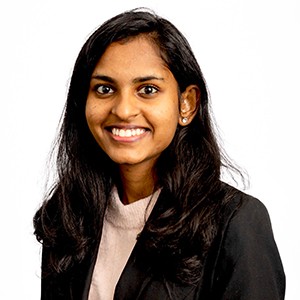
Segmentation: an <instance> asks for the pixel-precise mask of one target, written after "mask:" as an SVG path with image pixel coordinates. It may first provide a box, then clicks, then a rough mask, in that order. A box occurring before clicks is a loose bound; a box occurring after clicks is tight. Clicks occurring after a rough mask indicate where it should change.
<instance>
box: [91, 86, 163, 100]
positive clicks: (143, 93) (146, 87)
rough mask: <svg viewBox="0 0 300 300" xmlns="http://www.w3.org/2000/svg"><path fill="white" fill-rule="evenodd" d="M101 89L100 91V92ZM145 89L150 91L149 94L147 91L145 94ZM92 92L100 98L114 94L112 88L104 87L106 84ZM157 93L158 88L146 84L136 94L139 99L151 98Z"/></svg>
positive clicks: (96, 87)
mask: <svg viewBox="0 0 300 300" xmlns="http://www.w3.org/2000/svg"><path fill="white" fill-rule="evenodd" d="M101 89H102V91H100V90H101ZM103 89H106V92H104V91H103ZM145 89H151V91H150V92H149V90H148V92H146V91H145ZM94 90H95V92H96V93H97V94H98V95H101V96H106V95H111V94H113V93H114V92H115V89H114V88H113V87H111V86H109V85H106V84H98V85H96V86H95V87H94ZM108 90H109V91H108ZM143 91H144V92H143ZM158 92H159V88H158V87H156V86H154V85H152V84H146V85H143V86H142V87H140V88H139V89H138V92H137V94H138V95H140V96H141V97H151V96H153V95H155V94H156V93H158Z"/></svg>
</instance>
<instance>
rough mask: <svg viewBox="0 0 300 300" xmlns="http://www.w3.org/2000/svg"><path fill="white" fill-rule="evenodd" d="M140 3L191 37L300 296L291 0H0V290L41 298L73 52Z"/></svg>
mask: <svg viewBox="0 0 300 300" xmlns="http://www.w3.org/2000/svg"><path fill="white" fill-rule="evenodd" d="M140 6H146V7H149V8H152V9H153V10H154V11H155V12H156V13H158V14H159V15H161V16H163V17H166V18H167V19H169V20H170V21H171V22H173V23H174V24H175V25H176V26H177V27H178V28H179V29H180V30H181V31H182V32H183V33H184V35H185V36H186V37H187V39H188V40H189V42H190V44H191V46H192V48H193V50H194V53H195V55H196V57H197V59H198V61H199V64H200V66H201V68H202V71H203V73H204V76H205V78H206V80H207V83H208V87H209V90H210V94H211V99H212V106H213V110H214V114H215V118H216V120H217V123H218V126H219V128H220V132H221V135H222V137H223V144H224V147H225V148H226V150H227V152H228V154H229V155H230V156H231V157H232V158H233V159H234V160H235V161H236V162H237V163H238V164H239V165H240V166H241V167H243V168H245V169H246V170H247V171H248V174H249V177H250V183H251V184H250V187H249V189H248V190H246V192H247V193H250V194H252V195H254V196H256V197H257V198H259V199H260V200H261V201H262V202H263V203H264V204H265V205H266V206H267V208H268V211H269V213H270V216H271V221H272V224H273V230H274V234H275V239H276V242H277V244H278V247H279V250H280V253H281V256H282V260H283V264H284V267H285V271H286V275H287V293H286V299H288V300H294V299H297V297H298V294H299V293H298V285H299V275H298V271H299V269H300V262H299V254H300V237H299V233H298V232H299V228H300V222H299V218H300V214H299V204H298V203H299V200H300V199H299V198H300V197H299V192H298V189H299V185H300V181H299V179H300V178H299V167H300V164H299V153H300V147H299V130H300V122H299V114H300V108H299V102H300V84H299V79H300V76H299V72H300V59H299V55H300V46H299V37H300V34H299V30H300V21H299V20H300V9H299V2H298V1H297V0H294V1H293V0H285V1H278V0H251V1H250V0H202V1H201V0H199V1H189V0H184V1H162V0H149V1H147V0H145V1H142V0H140V1H138V0H135V1H134V0H131V1H130V0H128V1H121V0H120V1H117V0H110V1H100V0H98V1H89V0H84V1H74V0H73V1H69V0H64V1H54V0H52V1H39V0H36V1H33V0H27V1H22V0H19V1H13V0H11V1H6V2H4V1H2V2H1V4H0V39H1V48H0V54H1V55H0V95H1V99H0V101H1V106H0V108H1V112H0V114H1V118H0V130H1V148H0V151H1V152H0V172H1V174H0V184H1V209H0V222H1V224H0V230H1V255H0V272H1V278H2V279H1V287H0V299H5V300H10V299H18V300H19V299H29V300H34V299H39V294H40V255H41V246H40V245H39V244H38V243H37V242H36V241H35V238H34V236H33V227H32V217H33V215H34V212H35V210H36V209H37V208H38V207H39V205H40V203H41V199H42V196H43V192H44V184H45V177H46V160H47V157H48V153H49V150H50V147H51V143H52V141H53V139H54V137H55V133H56V129H57V124H58V122H59V119H60V115H61V111H62V109H63V106H64V102H65V98H66V94H67V87H68V82H69V79H70V76H71V72H72V67H73V64H74V61H75V59H76V56H77V54H78V52H79V50H80V48H81V46H82V44H83V43H84V41H85V40H86V38H87V37H88V35H89V34H90V33H91V32H92V31H93V30H94V29H95V28H96V27H97V26H98V25H100V24H101V23H102V22H104V21H105V20H106V19H108V18H110V17H112V16H114V15H115V14H117V13H120V12H122V11H124V10H127V9H131V8H135V7H140Z"/></svg>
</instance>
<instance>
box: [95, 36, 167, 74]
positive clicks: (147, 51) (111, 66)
mask: <svg viewBox="0 0 300 300" xmlns="http://www.w3.org/2000/svg"><path fill="white" fill-rule="evenodd" d="M142 69H144V70H148V73H149V72H150V71H151V70H156V71H158V70H159V71H161V72H162V71H169V69H168V67H167V66H166V64H165V62H164V60H163V59H162V57H161V54H160V50H159V48H158V46H157V45H156V44H155V43H154V42H153V41H151V39H149V38H147V37H145V36H138V37H135V38H132V39H129V40H126V41H121V42H114V43H112V44H111V45H109V46H108V48H107V49H106V50H105V52H104V53H103V55H102V56H101V58H100V59H99V61H98V63H97V65H96V67H95V70H94V72H98V71H103V70H105V71H108V72H115V73H118V72H121V71H122V72H130V71H132V72H133V71H142Z"/></svg>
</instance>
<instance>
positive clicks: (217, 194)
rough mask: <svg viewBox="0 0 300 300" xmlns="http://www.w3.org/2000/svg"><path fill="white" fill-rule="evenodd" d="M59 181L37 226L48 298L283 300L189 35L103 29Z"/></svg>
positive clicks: (136, 20)
mask: <svg viewBox="0 0 300 300" xmlns="http://www.w3.org/2000/svg"><path fill="white" fill-rule="evenodd" d="M57 167H58V180H57V183H56V184H55V185H54V187H53V189H52V190H51V192H50V193H49V196H48V197H47V200H46V201H45V202H44V203H43V205H42V207H41V208H40V209H39V210H38V212H37V213H36V215H35V218H34V225H35V234H36V236H37V238H38V240H40V241H42V243H43V257H42V299H89V300H96V299H113V298H114V299H253V300H254V299H255V300H259V299H264V300H266V299H270V300H271V299H272V300H275V299H283V298H284V289H285V277H284V272H283V268H282V264H281V260H280V257H279V254H278V250H277V247H276V244H275V242H274V238H273V234H272V229H271V225H270V220H269V216H268V213H267V211H266V209H265V207H264V206H263V204H262V203H261V202H260V201H259V200H257V199H255V198H252V197H251V196H249V195H246V194H244V193H242V192H240V191H238V190H236V189H235V188H233V187H230V186H229V185H226V184H225V183H223V182H222V181H221V180H220V172H221V167H227V168H230V164H229V163H228V161H227V160H226V159H225V158H224V155H223V154H222V152H221V150H220V148H219V146H218V144H217V141H216V137H215V134H214V132H213V129H212V123H211V118H210V111H209V103H208V92H207V88H206V84H205V81H204V78H203V76H202V73H201V70H200V68H199V66H198V63H197V61H196V59H195V57H194V55H193V53H192V51H191V49H190V46H189V44H188V42H187V41H186V40H185V38H184V37H183V36H182V34H181V33H180V32H179V31H178V30H177V29H176V28H175V27H174V26H173V25H172V24H171V23H170V22H168V21H167V20H165V19H162V18H160V17H158V16H156V15H155V14H153V13H151V12H148V11H143V10H133V11H129V12H125V13H123V14H120V15H118V16H116V17H114V18H112V19H110V20H108V21H107V22H105V23H104V24H103V25H102V26H101V27H100V28H99V29H97V30H96V31H95V32H94V33H93V34H92V35H91V36H90V38H89V39H88V40H87V42H86V43H85V44H84V46H83V48H82V49H81V51H80V53H79V56H78V58H77V61H76V63H75V67H74V71H73V75H72V79H71V82H70V87H69V94H68V98H67V103H66V107H65V112H64V118H63V122H62V126H61V131H60V135H59V139H58V153H57Z"/></svg>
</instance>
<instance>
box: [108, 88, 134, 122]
mask: <svg viewBox="0 0 300 300" xmlns="http://www.w3.org/2000/svg"><path fill="white" fill-rule="evenodd" d="M111 112H112V113H113V114H114V115H116V116H117V117H118V118H119V119H121V120H123V121H128V120H131V119H133V118H134V117H136V116H137V115H138V114H139V113H140V108H139V103H138V100H137V99H136V97H135V96H134V95H131V94H130V93H122V94H120V95H119V96H118V97H116V98H115V101H114V105H113V107H112V110H111Z"/></svg>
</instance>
